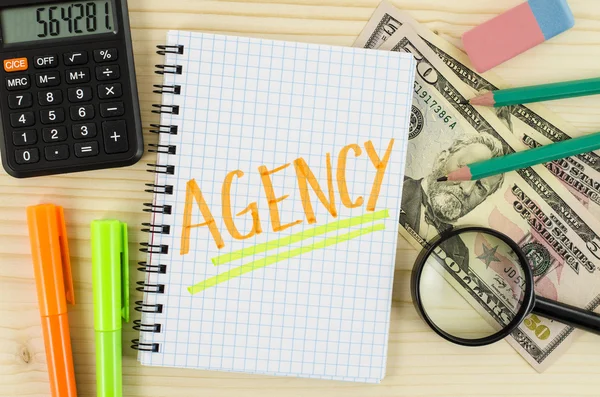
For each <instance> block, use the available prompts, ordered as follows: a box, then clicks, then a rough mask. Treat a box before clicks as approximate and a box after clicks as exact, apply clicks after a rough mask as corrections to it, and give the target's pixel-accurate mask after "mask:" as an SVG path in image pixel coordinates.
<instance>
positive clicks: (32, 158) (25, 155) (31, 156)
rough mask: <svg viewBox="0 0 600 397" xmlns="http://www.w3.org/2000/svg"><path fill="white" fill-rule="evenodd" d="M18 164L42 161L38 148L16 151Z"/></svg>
mask: <svg viewBox="0 0 600 397" xmlns="http://www.w3.org/2000/svg"><path fill="white" fill-rule="evenodd" d="M15 160H16V161H17V164H33V163H37V162H38V161H40V151H39V150H37V149H36V148H31V149H23V150H16V151H15Z"/></svg>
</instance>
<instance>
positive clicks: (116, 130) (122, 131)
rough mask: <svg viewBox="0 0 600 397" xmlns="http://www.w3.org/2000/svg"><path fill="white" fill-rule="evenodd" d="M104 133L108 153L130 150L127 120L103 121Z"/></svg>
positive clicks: (105, 147)
mask: <svg viewBox="0 0 600 397" xmlns="http://www.w3.org/2000/svg"><path fill="white" fill-rule="evenodd" d="M102 135H103V137H104V150H105V151H106V153H108V154H116V153H125V152H127V151H128V150H129V143H128V142H127V124H126V123H125V120H118V121H105V122H103V123H102Z"/></svg>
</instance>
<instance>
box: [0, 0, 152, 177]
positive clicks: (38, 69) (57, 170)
mask: <svg viewBox="0 0 600 397" xmlns="http://www.w3.org/2000/svg"><path fill="white" fill-rule="evenodd" d="M0 36H1V37H0V57H1V60H2V65H3V66H2V68H1V70H0V85H1V86H2V87H3V90H2V95H0V118H1V123H0V149H1V153H0V156H1V157H2V164H3V166H4V168H5V170H6V171H7V172H8V173H9V174H10V175H12V176H14V177H17V178H27V177H36V176H43V175H52V174H63V173H70V172H78V171H88V170H95V169H102V168H113V167H123V166H128V165H132V164H135V163H136V162H137V161H138V160H139V159H140V158H141V157H142V154H143V151H144V143H143V136H142V124H141V117H140V108H139V99H138V94H137V84H136V78H135V70H134V61H133V49H132V44H131V32H130V28H129V16H128V11H127V2H126V1H125V0H90V1H40V0H37V1H36V0H0Z"/></svg>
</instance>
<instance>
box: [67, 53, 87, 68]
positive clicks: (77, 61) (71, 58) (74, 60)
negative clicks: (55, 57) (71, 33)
mask: <svg viewBox="0 0 600 397" xmlns="http://www.w3.org/2000/svg"><path fill="white" fill-rule="evenodd" d="M64 61H65V65H67V66H75V65H85V64H86V63H87V62H88V54H87V52H85V51H75V52H68V53H66V54H65V55H64Z"/></svg>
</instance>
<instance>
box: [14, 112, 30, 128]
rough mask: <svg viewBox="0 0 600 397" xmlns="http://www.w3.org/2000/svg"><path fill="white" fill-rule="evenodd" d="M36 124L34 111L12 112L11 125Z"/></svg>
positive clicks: (26, 125) (27, 125) (16, 126)
mask: <svg viewBox="0 0 600 397" xmlns="http://www.w3.org/2000/svg"><path fill="white" fill-rule="evenodd" d="M34 124H35V116H34V115H33V112H23V113H11V114H10V125H12V126H13V127H15V128H19V127H31V126H32V125H34Z"/></svg>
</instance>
